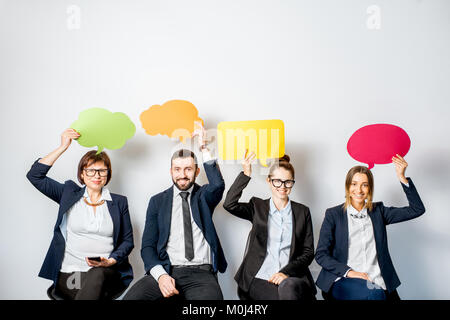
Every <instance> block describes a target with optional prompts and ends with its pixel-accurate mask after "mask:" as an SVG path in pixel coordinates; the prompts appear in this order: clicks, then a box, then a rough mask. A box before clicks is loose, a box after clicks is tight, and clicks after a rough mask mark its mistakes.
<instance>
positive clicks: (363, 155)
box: [347, 124, 411, 169]
mask: <svg viewBox="0 0 450 320" xmlns="http://www.w3.org/2000/svg"><path fill="white" fill-rule="evenodd" d="M410 146H411V140H410V139H409V136H408V134H407V133H406V131H405V130H403V129H402V128H400V127H397V126H394V125H392V124H371V125H368V126H365V127H362V128H360V129H358V130H356V131H355V132H354V133H353V134H352V136H351V137H350V139H349V140H348V143H347V151H348V153H349V154H350V156H351V157H352V158H353V159H355V160H356V161H359V162H364V163H367V165H368V166H369V169H372V168H373V167H374V165H375V164H386V163H392V157H394V156H395V155H396V154H399V155H401V156H402V157H404V156H405V155H406V154H407V153H408V151H409V148H410Z"/></svg>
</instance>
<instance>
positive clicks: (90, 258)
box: [88, 257, 102, 262]
mask: <svg viewBox="0 0 450 320" xmlns="http://www.w3.org/2000/svg"><path fill="white" fill-rule="evenodd" d="M88 259H89V260H91V261H97V262H100V261H102V259H101V258H100V257H88Z"/></svg>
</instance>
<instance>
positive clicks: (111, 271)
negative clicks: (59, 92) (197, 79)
mask: <svg viewBox="0 0 450 320" xmlns="http://www.w3.org/2000/svg"><path fill="white" fill-rule="evenodd" d="M79 137H80V134H79V133H78V132H76V131H75V130H74V129H67V130H65V131H64V132H63V133H62V135H61V145H60V146H59V147H58V148H57V149H55V150H54V151H53V152H51V153H50V154H48V155H47V156H45V157H44V158H40V159H38V160H36V162H35V163H34V164H33V165H32V167H31V169H30V171H29V172H28V174H27V178H28V180H30V182H31V183H32V184H33V185H34V186H35V187H36V188H37V189H38V190H39V191H41V192H42V193H43V194H44V195H46V196H47V197H49V198H50V199H52V200H53V201H55V202H57V203H58V204H59V211H58V215H57V221H56V225H55V227H54V233H53V240H52V242H51V244H50V248H49V250H48V253H47V256H46V258H45V260H44V263H43V265H42V268H41V271H40V273H39V276H40V277H43V278H46V279H49V280H52V281H53V282H54V286H55V292H56V293H57V294H58V295H60V296H62V297H63V298H65V299H75V300H78V299H80V300H99V299H107V298H111V297H113V296H115V295H117V294H118V293H120V292H122V291H123V290H124V289H125V288H126V287H128V285H129V284H130V282H131V281H132V279H133V271H132V268H131V265H130V264H129V262H128V255H129V254H130V252H131V250H132V249H133V247H134V244H133V230H132V226H131V222H130V215H129V213H128V202H127V198H126V197H124V196H121V195H118V194H114V193H110V192H109V190H108V189H107V188H106V185H107V184H108V183H109V181H110V180H111V175H112V172H111V161H110V159H109V157H108V155H107V154H106V153H105V152H101V153H99V154H97V152H96V151H89V152H88V153H86V154H85V155H84V156H83V157H82V158H81V160H80V163H79V165H78V181H79V182H80V183H81V184H82V185H84V187H80V186H78V184H76V183H75V182H73V181H72V180H68V181H66V182H65V183H59V182H57V181H55V180H53V179H51V178H49V177H47V172H48V171H49V170H50V168H51V167H52V166H53V164H54V163H55V161H56V160H57V159H58V158H59V157H60V156H61V155H62V154H63V153H64V152H65V151H66V150H67V148H68V147H69V146H70V144H71V142H72V140H73V139H78V138H79Z"/></svg>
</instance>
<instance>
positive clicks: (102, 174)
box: [84, 169, 109, 177]
mask: <svg viewBox="0 0 450 320" xmlns="http://www.w3.org/2000/svg"><path fill="white" fill-rule="evenodd" d="M84 171H85V172H86V175H87V176H88V177H95V175H96V174H97V172H98V174H99V176H100V177H106V176H107V175H108V171H109V170H108V169H84Z"/></svg>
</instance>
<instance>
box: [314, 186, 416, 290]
mask: <svg viewBox="0 0 450 320" xmlns="http://www.w3.org/2000/svg"><path fill="white" fill-rule="evenodd" d="M408 182H409V187H407V186H405V185H404V184H403V183H402V184H401V185H402V187H403V191H404V192H405V194H406V197H407V198H408V203H409V206H407V207H403V208H396V207H385V206H384V205H383V202H374V203H373V208H372V210H371V211H368V215H369V217H370V219H371V220H372V226H373V234H374V238H375V244H376V251H377V258H378V265H379V266H380V270H381V276H382V277H383V280H384V282H385V284H386V289H387V291H389V292H392V291H394V290H395V289H396V288H397V287H398V286H399V285H400V280H399V278H398V276H397V273H396V272H395V269H394V265H393V264H392V260H391V257H390V255H389V249H388V242H387V233H386V225H388V224H392V223H398V222H403V221H407V220H411V219H414V218H417V217H419V216H421V215H422V214H423V213H424V212H425V207H424V206H423V203H422V200H421V199H420V197H419V194H418V193H417V190H416V187H415V186H414V184H413V182H412V180H411V179H410V178H408ZM315 259H316V261H317V263H318V264H319V265H320V266H321V267H322V270H321V271H320V274H319V276H318V278H317V281H316V284H317V286H318V287H319V288H320V289H322V290H323V291H324V292H328V291H329V290H330V289H331V286H332V285H333V283H334V281H335V280H336V278H338V277H343V276H344V274H345V273H346V272H347V270H349V269H350V267H349V266H348V265H347V259H348V220H347V210H344V209H343V205H339V206H336V207H334V208H329V209H327V211H326V212H325V219H324V220H323V223H322V227H321V229H320V236H319V243H318V244H317V250H316V256H315ZM355 271H359V270H355Z"/></svg>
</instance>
